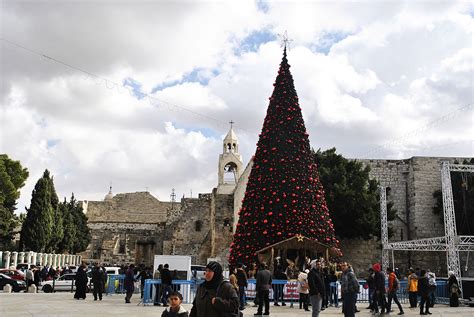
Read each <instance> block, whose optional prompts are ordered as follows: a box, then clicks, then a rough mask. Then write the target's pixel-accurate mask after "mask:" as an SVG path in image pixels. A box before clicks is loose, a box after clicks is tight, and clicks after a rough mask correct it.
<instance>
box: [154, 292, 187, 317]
mask: <svg viewBox="0 0 474 317" xmlns="http://www.w3.org/2000/svg"><path fill="white" fill-rule="evenodd" d="M168 301H169V305H170V306H169V307H167V308H166V309H165V311H164V312H163V314H161V317H189V314H188V312H187V311H186V309H184V307H183V306H181V302H182V301H183V295H181V293H180V292H176V291H173V292H171V294H170V296H169V297H168Z"/></svg>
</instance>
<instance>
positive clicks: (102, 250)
mask: <svg viewBox="0 0 474 317" xmlns="http://www.w3.org/2000/svg"><path fill="white" fill-rule="evenodd" d="M88 227H89V229H90V230H91V235H92V240H91V243H90V244H89V246H88V247H87V249H86V251H84V252H82V253H81V255H82V257H83V259H84V260H85V261H100V262H101V263H106V264H110V265H115V264H129V263H137V264H141V263H143V264H145V265H152V264H153V255H154V254H160V253H161V252H162V244H161V243H160V242H161V236H162V233H163V231H164V228H165V226H164V224H163V223H158V224H143V223H109V222H107V223H105V222H94V223H91V222H89V223H88ZM121 244H123V247H121ZM144 246H145V247H144ZM138 248H140V252H138V254H137V251H138Z"/></svg>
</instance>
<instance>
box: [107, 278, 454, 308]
mask: <svg viewBox="0 0 474 317" xmlns="http://www.w3.org/2000/svg"><path fill="white" fill-rule="evenodd" d="M123 278H124V276H123V275H109V284H108V287H107V294H115V293H122V292H124V291H123ZM117 281H119V287H117ZM202 282H203V281H202V280H200V281H196V280H173V282H172V285H171V288H173V289H174V290H178V291H179V292H180V293H181V294H182V295H183V303H187V304H191V303H192V302H193V300H194V297H195V295H196V290H197V288H198V286H199V284H201V283H202ZM255 283H256V281H255V279H249V280H248V287H247V289H246V298H247V300H253V299H255V296H256V289H255V286H256V285H255ZM365 284H366V281H365V280H359V287H360V288H359V294H358V296H357V301H358V302H369V289H368V288H364V285H365ZM385 284H386V287H388V282H387V281H386V283H385ZM446 284H447V283H446V281H442V280H441V281H437V286H436V292H435V303H438V304H447V303H449V293H448V289H447V285H446ZM278 287H280V288H281V289H282V290H283V300H284V301H285V302H286V303H288V304H290V306H293V303H297V302H298V301H299V293H298V289H297V287H298V281H296V280H290V281H287V280H273V283H272V288H271V289H270V300H272V301H274V300H275V298H274V295H275V289H276V288H278ZM157 291H160V298H156V292H157ZM161 291H162V290H161V280H152V279H148V280H145V285H144V291H143V304H144V305H150V304H154V303H155V299H156V300H157V301H158V303H160V304H161V303H162V301H161V297H162V293H161ZM328 295H329V298H328V299H329V302H330V303H331V304H334V306H336V307H338V305H339V302H340V301H341V284H340V282H339V281H338V282H333V283H331V284H330V288H329V294H328ZM397 297H398V300H399V301H400V303H402V304H406V303H408V292H407V280H402V281H400V287H399V289H398V290H397Z"/></svg>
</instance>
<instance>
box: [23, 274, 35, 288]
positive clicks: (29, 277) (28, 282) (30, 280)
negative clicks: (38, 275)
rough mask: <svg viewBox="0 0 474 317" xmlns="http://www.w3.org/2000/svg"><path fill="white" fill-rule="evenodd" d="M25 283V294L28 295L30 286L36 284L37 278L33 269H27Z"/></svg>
mask: <svg viewBox="0 0 474 317" xmlns="http://www.w3.org/2000/svg"><path fill="white" fill-rule="evenodd" d="M25 282H26V289H25V293H27V292H28V289H29V288H30V286H31V285H33V284H34V282H35V276H34V275H33V271H31V269H26V272H25Z"/></svg>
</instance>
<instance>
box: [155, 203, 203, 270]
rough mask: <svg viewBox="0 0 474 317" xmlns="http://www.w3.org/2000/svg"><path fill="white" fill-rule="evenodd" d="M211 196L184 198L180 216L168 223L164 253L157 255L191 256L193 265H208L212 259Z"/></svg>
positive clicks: (164, 237)
mask: <svg viewBox="0 0 474 317" xmlns="http://www.w3.org/2000/svg"><path fill="white" fill-rule="evenodd" d="M211 200H212V195H211V194H200V195H199V198H184V199H182V200H181V204H180V206H179V208H180V212H179V216H175V218H174V220H173V221H172V222H169V223H167V226H166V230H165V232H164V234H163V252H162V253H157V254H174V255H191V256H192V257H193V259H192V262H193V263H198V264H200V263H206V260H207V258H208V257H210V248H211V243H210V230H211V221H210V220H211V218H210V208H211Z"/></svg>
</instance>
